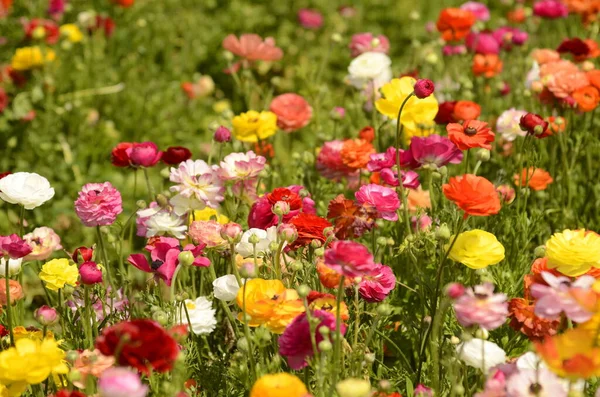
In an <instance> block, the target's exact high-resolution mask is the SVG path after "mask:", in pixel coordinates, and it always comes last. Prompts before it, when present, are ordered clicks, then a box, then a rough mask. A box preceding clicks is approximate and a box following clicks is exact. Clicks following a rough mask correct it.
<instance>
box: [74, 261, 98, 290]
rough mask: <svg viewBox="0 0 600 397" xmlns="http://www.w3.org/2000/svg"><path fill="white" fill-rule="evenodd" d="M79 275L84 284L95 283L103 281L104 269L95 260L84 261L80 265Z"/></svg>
mask: <svg viewBox="0 0 600 397" xmlns="http://www.w3.org/2000/svg"><path fill="white" fill-rule="evenodd" d="M79 275H80V276H81V283H82V284H84V285H93V284H98V283H101V282H102V270H101V269H100V267H98V265H97V264H96V263H95V262H84V263H82V264H81V266H79Z"/></svg>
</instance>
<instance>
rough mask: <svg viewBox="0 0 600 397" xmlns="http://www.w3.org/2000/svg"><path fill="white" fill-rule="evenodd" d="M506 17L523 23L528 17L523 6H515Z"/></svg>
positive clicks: (514, 21) (513, 21)
mask: <svg viewBox="0 0 600 397" xmlns="http://www.w3.org/2000/svg"><path fill="white" fill-rule="evenodd" d="M506 19H508V20H509V21H510V22H512V23H523V22H525V20H526V19H527V16H526V15H525V9H524V8H523V7H521V6H519V7H517V8H515V9H514V10H512V11H509V12H508V13H507V15H506Z"/></svg>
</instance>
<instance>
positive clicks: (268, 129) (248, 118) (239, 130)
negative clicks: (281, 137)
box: [231, 110, 277, 142]
mask: <svg viewBox="0 0 600 397" xmlns="http://www.w3.org/2000/svg"><path fill="white" fill-rule="evenodd" d="M231 124H232V126H233V136H234V137H235V138H236V139H237V140H239V141H242V142H258V141H259V140H264V139H267V138H268V137H270V136H272V135H275V133H276V132H277V115H276V114H275V113H273V112H268V111H261V112H257V111H256V110H248V111H247V112H245V113H241V114H239V115H237V116H235V117H234V118H233V120H232V121H231Z"/></svg>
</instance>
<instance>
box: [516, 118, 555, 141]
mask: <svg viewBox="0 0 600 397" xmlns="http://www.w3.org/2000/svg"><path fill="white" fill-rule="evenodd" d="M519 125H520V126H521V129H522V130H523V131H527V133H528V134H531V135H533V136H538V137H539V136H542V135H544V133H545V132H546V130H547V129H548V125H549V124H548V122H547V121H546V120H544V118H543V117H542V116H540V115H539V114H534V113H527V114H526V115H524V116H521V120H520V121H519ZM544 136H545V135H544Z"/></svg>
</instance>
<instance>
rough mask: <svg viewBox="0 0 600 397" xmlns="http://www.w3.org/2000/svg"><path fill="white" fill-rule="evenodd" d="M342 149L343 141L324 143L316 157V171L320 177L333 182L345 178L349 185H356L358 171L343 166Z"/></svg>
mask: <svg viewBox="0 0 600 397" xmlns="http://www.w3.org/2000/svg"><path fill="white" fill-rule="evenodd" d="M343 147H344V141H342V140H334V141H329V142H325V143H324V144H323V147H322V148H321V150H320V151H319V154H318V155H317V164H316V166H317V170H318V171H319V174H321V176H323V177H324V178H327V179H330V180H332V181H334V182H340V181H341V180H343V179H344V178H346V179H348V182H349V184H350V185H352V184H353V182H355V183H356V184H357V183H358V176H359V172H360V171H358V170H355V169H352V168H349V167H348V166H346V165H345V164H344V162H343V161H342V155H341V151H342V148H343Z"/></svg>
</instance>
